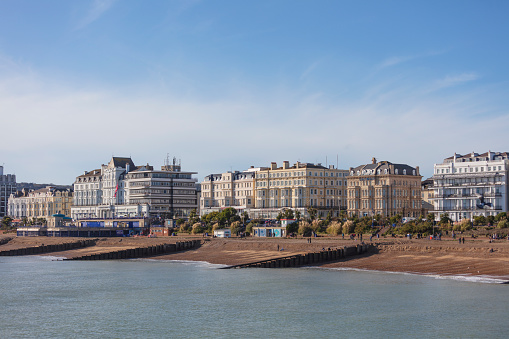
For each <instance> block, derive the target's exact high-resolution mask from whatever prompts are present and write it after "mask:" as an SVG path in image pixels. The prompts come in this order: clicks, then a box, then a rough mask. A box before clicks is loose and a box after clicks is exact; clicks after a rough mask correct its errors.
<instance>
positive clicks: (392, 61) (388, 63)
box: [377, 51, 445, 69]
mask: <svg viewBox="0 0 509 339" xmlns="http://www.w3.org/2000/svg"><path fill="white" fill-rule="evenodd" d="M444 53H445V51H436V52H427V53H421V54H415V55H402V56H393V57H389V58H387V59H385V60H384V61H382V62H381V63H380V64H379V65H378V67H377V68H378V69H383V68H387V67H392V66H396V65H399V64H402V63H405V62H408V61H411V60H415V59H421V58H427V57H432V56H437V55H440V54H444Z"/></svg>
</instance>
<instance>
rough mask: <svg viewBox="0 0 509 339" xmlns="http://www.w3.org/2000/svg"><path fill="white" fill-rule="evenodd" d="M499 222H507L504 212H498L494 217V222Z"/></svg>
mask: <svg viewBox="0 0 509 339" xmlns="http://www.w3.org/2000/svg"><path fill="white" fill-rule="evenodd" d="M501 220H507V213H506V212H500V213H499V214H497V215H496V216H495V221H496V222H499V221H501Z"/></svg>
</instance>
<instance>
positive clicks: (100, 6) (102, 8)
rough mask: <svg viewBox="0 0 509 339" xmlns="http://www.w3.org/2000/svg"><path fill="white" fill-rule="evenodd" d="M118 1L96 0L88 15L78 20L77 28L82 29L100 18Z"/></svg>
mask: <svg viewBox="0 0 509 339" xmlns="http://www.w3.org/2000/svg"><path fill="white" fill-rule="evenodd" d="M116 1H117V0H94V2H93V3H92V6H91V7H90V9H89V10H88V13H87V15H86V16H85V17H84V18H83V19H81V20H80V21H79V22H78V24H77V26H76V29H82V28H84V27H86V26H88V25H90V24H91V23H92V22H94V21H96V20H97V19H99V18H100V17H101V16H102V15H103V14H104V13H105V12H106V11H108V10H109V9H110V8H111V7H112V6H113V4H114V3H115V2H116Z"/></svg>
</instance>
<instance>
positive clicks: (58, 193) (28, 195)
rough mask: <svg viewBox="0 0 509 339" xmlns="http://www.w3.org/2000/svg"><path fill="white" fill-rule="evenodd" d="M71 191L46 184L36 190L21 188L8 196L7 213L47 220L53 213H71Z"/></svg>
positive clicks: (13, 215) (16, 216)
mask: <svg viewBox="0 0 509 339" xmlns="http://www.w3.org/2000/svg"><path fill="white" fill-rule="evenodd" d="M72 201H73V191H72V190H70V189H66V188H59V187H54V186H47V187H45V188H41V189H38V190H35V191H34V190H31V191H26V190H24V189H23V190H22V191H19V192H17V193H14V194H11V196H10V197H9V215H10V216H11V217H12V218H14V219H19V220H21V219H23V218H29V219H31V218H42V219H46V220H49V219H50V218H51V217H52V216H53V215H54V214H61V215H64V216H66V217H69V216H70V215H71V205H72Z"/></svg>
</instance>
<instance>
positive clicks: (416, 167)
mask: <svg viewBox="0 0 509 339" xmlns="http://www.w3.org/2000/svg"><path fill="white" fill-rule="evenodd" d="M415 171H416V172H417V175H420V174H419V166H415Z"/></svg>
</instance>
